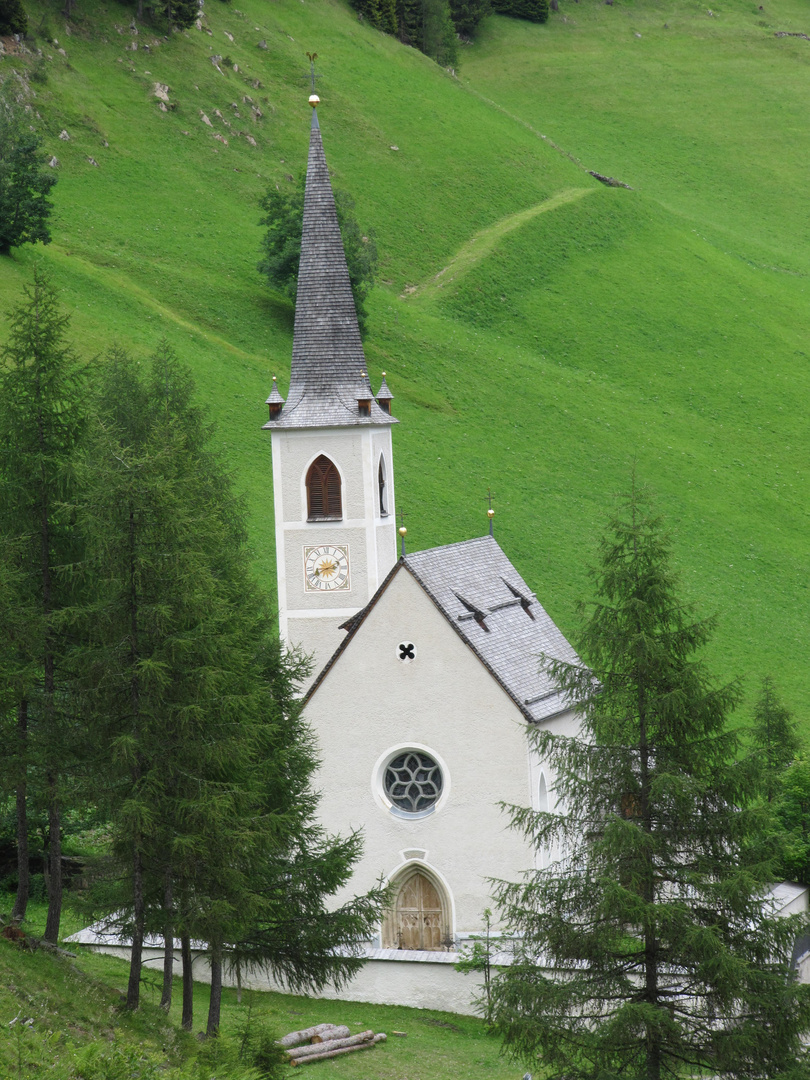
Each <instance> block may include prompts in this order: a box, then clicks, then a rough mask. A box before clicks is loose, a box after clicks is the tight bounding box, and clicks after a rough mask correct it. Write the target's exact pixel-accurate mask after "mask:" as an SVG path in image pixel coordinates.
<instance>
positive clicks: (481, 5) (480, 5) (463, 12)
mask: <svg viewBox="0 0 810 1080" xmlns="http://www.w3.org/2000/svg"><path fill="white" fill-rule="evenodd" d="M491 10H492V6H491V4H490V0H450V15H451V17H452V19H453V25H454V26H455V28H456V31H457V32H458V33H459V34H460V35H461V36H462V37H463V38H472V37H475V32H476V30H477V29H478V26H479V24H480V22H481V20H482V19H484V18H485V17H486V16H487V15H489V13H490V11H491Z"/></svg>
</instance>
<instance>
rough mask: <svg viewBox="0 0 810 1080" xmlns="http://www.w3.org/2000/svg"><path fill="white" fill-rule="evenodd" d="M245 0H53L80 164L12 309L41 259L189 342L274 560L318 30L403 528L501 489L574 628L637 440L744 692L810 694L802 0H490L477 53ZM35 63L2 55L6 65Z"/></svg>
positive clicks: (61, 74)
mask: <svg viewBox="0 0 810 1080" xmlns="http://www.w3.org/2000/svg"><path fill="white" fill-rule="evenodd" d="M237 2H238V3H239V8H238V9H237V8H235V7H231V6H226V5H225V4H222V3H219V2H217V0H208V3H207V4H206V7H205V12H206V24H205V25H206V27H207V29H206V28H204V29H203V30H202V31H199V30H196V29H192V30H190V31H188V32H186V33H182V34H174V35H171V36H169V38H168V39H164V38H161V37H160V36H159V35H158V34H156V33H153V32H151V31H150V30H149V28H148V27H143V26H141V27H139V28H138V29H139V32H138V34H137V35H135V34H133V33H132V31H131V30H130V18H131V9H129V8H124V7H121V6H118V5H117V4H115V3H110V4H107V5H105V4H103V3H100V2H99V0H81V4H80V8H79V10H78V11H77V21H76V23H75V24H73V25H72V26H71V27H70V33H69V34H68V33H67V32H66V27H65V24H64V20H62V19H58V18H57V17H56V16H55V15H54V14H53V11H52V9H51V8H48V9H47V11H46V9H45V8H44V7H42V8H37V7H36V4H32V10H34V11H35V14H34V15H33V17H32V20H31V21H32V24H33V26H34V27H35V28H36V26H37V25H39V26H40V34H41V36H40V40H39V41H38V42H37V45H38V46H40V47H42V49H43V52H44V54H45V57H46V59H45V60H44V63H43V65H42V66H43V68H44V70H45V71H46V72H47V75H48V78H47V82H46V83H45V84H44V85H43V84H41V83H32V84H31V90H32V91H36V97H35V98H34V99H33V102H34V104H35V107H36V109H37V110H38V112H39V114H40V116H41V118H42V126H43V129H44V130H45V132H46V133H47V147H48V150H49V151H50V152H52V153H54V154H56V156H57V157H58V158H59V159H60V167H59V173H60V182H59V184H58V185H57V187H56V188H55V189H54V194H55V202H56V207H57V210H56V220H55V222H54V226H55V227H54V242H53V243H52V244H51V245H50V246H49V247H47V248H41V247H40V248H37V249H32V248H22V249H19V250H17V251H16V252H15V253H14V255H13V257H12V258H11V259H0V306H2V309H7V307H8V305H9V304H10V303H12V302H13V301H15V300H16V298H17V297H18V296H19V293H20V289H21V287H22V285H23V283H24V282H25V281H26V280H28V278H29V277H30V271H31V265H32V262H33V261H34V259H37V258H40V259H42V260H43V261H44V262H45V263H46V264H47V265H48V266H49V268H50V269H51V271H52V273H53V275H54V277H55V279H56V281H57V284H58V286H59V288H60V289H61V291H62V297H63V301H64V303H65V306H66V307H67V309H68V310H70V311H71V313H72V316H73V333H74V337H75V340H76V343H77V347H78V348H79V350H80V351H82V352H83V353H85V354H86V355H91V354H94V353H96V352H98V351H100V350H102V349H104V348H105V347H106V346H107V345H108V344H110V343H112V342H117V343H119V344H121V345H123V346H125V347H126V348H129V349H131V350H132V351H133V352H134V353H136V354H137V355H147V354H148V353H149V351H150V350H151V349H152V348H153V347H154V345H155V343H156V341H157V340H158V338H159V337H160V336H161V335H165V336H166V337H168V338H169V340H170V341H171V342H172V344H173V345H174V346H175V347H176V349H177V350H178V352H179V353H180V354H181V356H183V357H184V358H185V359H186V360H187V361H188V362H189V363H191V364H192V366H193V368H194V370H195V373H196V377H197V380H198V384H199V387H200V390H201V394H202V396H203V398H204V399H205V401H206V402H207V403H208V404H209V405H210V407H211V410H212V412H213V414H214V415H215V417H216V419H217V420H218V422H219V426H220V434H221V438H222V441H223V444H224V445H225V447H226V449H227V452H228V454H229V456H230V460H231V461H232V463H233V467H234V470H235V473H236V476H237V478H238V482H239V484H240V486H241V487H242V488H243V490H244V491H245V493H246V496H247V498H248V500H249V505H250V508H251V513H252V523H253V541H254V547H255V551H256V568H257V573H258V574H259V575H260V576H261V577H262V578H263V579H264V580H265V581H266V582H267V584H268V585H271V586H272V583H273V578H274V571H273V537H272V500H271V489H270V462H269V440H268V439H267V437H266V433H262V432H261V430H260V428H261V424H262V423H263V421H264V419H265V415H266V413H265V406H264V404H263V402H264V399H265V397H266V396H267V393H268V390H269V386H270V376H271V375H272V374H277V375H278V376H279V381H280V384H281V387H282V391H283V390H284V389H285V388H286V380H287V375H288V372H289V356H290V350H291V340H292V309H291V306H290V305H289V304H287V303H285V302H283V301H281V300H279V299H278V298H274V297H273V295H272V294H271V293H270V292H269V291H268V290H267V289H266V287H265V286H264V285H263V283H262V281H261V280H260V278H259V275H258V274H257V272H256V270H255V264H256V262H257V259H258V241H259V236H260V229H259V228H258V225H257V222H258V218H259V211H258V209H257V202H258V199H259V197H260V196H261V194H262V192H263V191H264V190H266V188H267V186H268V184H279V185H280V186H281V185H285V184H288V183H289V182H290V181H289V179H288V178H289V177H294V176H295V175H297V174H298V172H299V171H300V170H301V169H303V168H304V166H305V161H306V146H307V138H308V121H309V116H308V112H309V110H308V108H307V105H306V97H307V93H308V90H307V79H306V76H307V72H308V62H307V60H306V57H305V55H304V54H305V52H306V51H307V50H309V51H313V50H314V51H317V52H318V54H319V59H318V61H317V68H318V70H319V72H320V79H319V82H318V92H319V94H320V96H321V98H322V101H323V105H322V108H321V110H320V115H321V127H322V131H323V136H324V144H325V148H326V153H327V158H328V160H329V163H330V167H331V169H332V170H333V174H334V182H335V183H336V185H338V186H341V187H345V188H347V189H349V190H350V191H351V192H352V194H353V195H354V196H355V198H356V201H357V209H358V217H359V220H360V222H361V224H363V225H364V226H373V227H374V229H375V230H376V232H377V237H378V247H379V249H380V252H381V278H382V280H381V283H380V285H379V287H378V288H377V289H375V290H374V292H373V294H372V296H371V298H370V303H369V309H370V316H371V317H370V323H369V330H370V333H369V338H368V341H367V349H366V351H367V356H368V360H369V370H370V372H371V373H372V381H373V382H374V383H375V384H376V382H377V381H378V380H379V373H380V371H381V370H383V369H385V370H386V371H387V372H388V381H389V383H390V384H391V386H392V389H393V392H394V394H395V395H396V398H395V401H394V412H395V414H396V415H397V416H398V417H399V418H400V419H401V420H402V424H401V425H400V426H399V427H398V428H397V430H396V433H395V453H396V478H397V498H398V502H399V507H400V508H401V509H404V510H405V512H406V515H407V524H408V529H409V543H410V545H411V547H412V548H413V549H416V548H423V547H428V546H431V545H434V544H438V543H446V542H450V541H453V540H458V539H463V538H466V537H468V536H472V535H476V534H480V533H481V532H483V531H484V529H485V528H486V517H485V513H484V512H485V507H486V503H485V501H484V498H485V495H486V491H487V488H488V487H491V488H492V490H493V492H494V493H495V507H496V511H497V516H496V519H495V520H496V535H497V536H498V538H499V540H500V542H501V543H502V545H503V546H504V548H505V550H506V551H507V553H508V554H509V555H510V557H511V558H512V559H513V561H514V562H515V564H516V566H517V567H518V569H519V570H520V571H521V573H522V574H523V575H524V577H525V578H526V579H527V580H528V581H529V582H530V583H531V584H532V585H533V587H534V588H535V589H536V590H537V592H538V595H539V597H540V598H541V600H542V601H543V603H544V604H545V605H546V607H547V608H548V609H549V611H550V613H551V614H552V616H553V617H554V618H555V619H556V620H557V621H558V623H559V624H560V626H561V627H562V628H563V630H564V631H566V632H567V633H568V634H569V635H570V636H572V638H573V640H574V642H576V634H575V629H576V602H577V600H578V599H580V598H582V597H587V595H588V587H589V586H588V580H587V572H586V571H587V566H588V564H589V562H591V561H592V559H593V553H594V549H595V543H596V540H597V538H598V535H599V532H600V530H601V528H602V525H603V523H604V520H605V517H606V514H607V512H608V510H609V508H610V506H611V504H612V498H613V495H614V493H615V492H617V491H619V490H621V489H623V488H624V487H625V486H626V484H627V480H628V476H629V473H630V469H631V466H632V462H633V460H635V462H636V468H637V471H638V474H639V475H640V476H641V477H642V478H643V479H645V480H647V481H648V482H649V483H650V484H651V485H652V486H653V488H654V489H655V490H656V491H657V492H658V494H659V496H660V505H661V509H662V511H663V512H664V513H665V514H666V516H667V518H668V520H669V522H670V524H671V526H672V528H673V531H674V534H675V548H676V553H677V560H678V564H679V566H680V567H681V569H682V571H683V576H684V582H685V588H686V592H687V594H688V595H689V596H690V597H691V598H692V599H694V600H695V601H696V602H697V603H698V605H699V608H700V610H701V611H702V612H703V613H711V612H717V613H718V614H719V616H720V624H719V630H718V634H717V637H716V641H715V645H714V647H713V652H714V657H713V661H714V663H715V664H716V667H717V670H718V671H719V672H720V673H721V674H722V675H724V676H731V675H736V674H741V675H744V676H745V678H746V682H747V686H748V689H749V691H753V690H754V689H755V686H756V682H757V680H758V678H759V677H760V676H761V675H762V674H765V673H766V672H770V673H772V674H773V675H774V677H775V678H776V679H777V682H778V684H779V687H780V690H781V691H782V692H783V694H784V696H785V698H786V700H787V701H788V703H789V704H790V705H791V706H792V707H793V708H794V709H796V710H797V711H798V712H799V713H800V715H804V716H810V687H808V680H807V678H806V674H805V652H806V627H807V625H808V622H810V592H809V591H808V581H807V566H808V562H809V561H810V560H809V559H808V556H810V542H809V541H808V532H809V531H810V530H809V529H808V526H809V525H810V500H808V467H809V466H810V462H808V433H807V420H806V405H805V402H806V400H807V396H808V390H809V389H810V386H808V383H809V382H810V363H809V362H808V354H810V349H809V348H808V345H807V338H806V327H807V311H808V290H807V282H808V273H809V272H810V249H809V248H808V243H807V241H808V233H810V225H808V220H807V215H806V212H805V208H804V188H805V186H806V177H805V175H804V173H803V165H804V161H803V156H804V154H805V153H806V148H805V140H804V136H803V133H804V129H805V126H806V125H805V118H806V116H807V115H810V80H808V78H807V73H808V65H809V64H810V42H808V41H807V40H805V39H803V38H801V37H784V36H783V37H777V36H775V35H776V34H777V33H794V34H795V33H810V13H808V11H807V7H806V4H804V3H803V2H802V0H775V2H774V3H769V4H767V5H766V9H767V10H766V11H760V10H758V5H757V4H755V3H752V2H748V0H728V3H727V4H726V5H725V6H724V7H723V9H722V10H714V9H713V13H712V14H710V13H709V12H708V9H707V8H705V7H702V6H699V5H698V4H696V3H690V2H684V0H643V2H641V0H638V2H635V0H632V2H631V0H626V2H621V3H620V2H618V0H617V2H616V3H614V4H613V5H612V6H607V5H605V4H604V3H599V2H597V0H582V2H580V3H573V2H571V0H562V2H561V5H560V6H561V9H562V10H561V12H560V14H559V15H553V16H552V18H551V20H550V21H549V22H548V23H547V24H546V25H544V26H535V25H529V24H526V23H522V22H517V21H513V20H508V19H504V18H500V17H491V18H490V19H488V20H487V21H486V23H485V24H484V26H483V28H482V33H481V36H480V39H479V41H478V42H476V44H474V45H472V46H465V47H464V48H463V49H462V50H461V64H460V68H459V71H458V77H453V76H451V75H450V74H449V73H446V72H443V71H442V70H440V69H439V68H438V67H437V66H436V65H435V64H433V63H432V62H431V61H429V60H427V59H426V58H425V57H424V56H422V55H421V54H419V53H417V52H415V51H413V50H411V49H408V48H405V47H403V46H401V45H400V44H398V43H397V42H396V41H394V40H393V39H392V38H390V37H386V36H383V35H381V34H378V33H377V32H376V31H374V30H372V29H370V28H369V27H368V26H366V25H364V24H360V23H358V21H357V19H356V16H355V15H354V14H353V13H352V12H351V10H350V9H349V8H348V7H347V6H345V5H344V4H342V3H339V2H337V0H274V2H273V3H272V4H270V3H267V2H259V0H237ZM208 30H210V33H209V32H208ZM45 37H47V38H49V39H53V38H56V39H58V42H59V44H58V46H54V45H48V44H46V43H45V42H44V40H43V39H44V38H45ZM260 42H265V43H266V45H267V48H266V49H264V48H259V47H258V45H259V43H260ZM133 45H137V46H138V48H137V49H136V50H134V51H133V48H132V46H133ZM144 46H148V50H147V49H146V48H144ZM58 49H63V50H64V53H65V54H66V55H62V53H60V52H59V51H57V50H58ZM216 56H221V57H223V60H222V61H221V62H220V63H219V66H218V67H216V66H214V64H212V57H216ZM49 58H50V59H49ZM226 60H229V61H230V66H229V65H228V64H226ZM33 63H35V57H18V56H11V57H9V56H6V57H4V58H2V60H0V75H2V76H4V77H6V76H9V77H11V78H16V77H17V75H15V74H12V72H15V73H18V74H20V75H23V74H24V73H25V72H26V71H27V70H30V68H31V66H32V65H33ZM234 64H235V65H236V66H237V68H238V70H236V69H235V68H234V67H233V65H234ZM155 82H161V83H165V84H168V86H169V88H170V91H169V101H170V104H171V106H174V107H171V108H170V109H169V111H167V112H163V111H161V110H160V107H159V103H158V99H157V98H156V97H155V96H154V93H153V90H154V84H155ZM246 98H248V99H252V101H251V100H245V99H246ZM255 110H258V112H257V111H255ZM259 112H260V113H261V115H259ZM201 114H205V116H206V117H207V118H208V119H209V120H210V122H211V126H209V125H207V124H206V123H205V122H204V121H203V119H202V115H201ZM62 130H66V131H67V132H68V133H69V135H70V140H69V141H62V140H60V139H59V137H58V136H59V133H60V132H61V131H62ZM248 135H249V136H250V138H251V139H252V140H254V141H255V143H256V145H255V146H253V145H252V144H251V142H250V141H249V140H248V138H247V137H246V136H248ZM216 136H219V137H220V138H216ZM223 140H227V144H226V142H225V141H223ZM88 158H92V159H93V160H94V161H95V162H96V163H97V164H96V165H93V164H91V162H90V161H89V160H88ZM588 170H595V171H597V172H599V173H602V174H607V175H610V176H613V177H616V178H618V179H619V180H621V181H622V182H624V183H626V184H628V185H630V188H631V189H632V190H627V189H624V188H609V187H605V186H604V185H602V184H600V183H599V182H597V181H596V180H595V179H594V178H593V177H591V176H590V175H589V172H588ZM2 333H3V330H2V326H1V325H0V339H2Z"/></svg>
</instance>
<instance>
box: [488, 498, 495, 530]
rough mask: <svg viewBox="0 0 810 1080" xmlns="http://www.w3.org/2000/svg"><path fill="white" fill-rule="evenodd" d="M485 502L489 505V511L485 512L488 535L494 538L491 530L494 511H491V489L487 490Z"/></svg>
mask: <svg viewBox="0 0 810 1080" xmlns="http://www.w3.org/2000/svg"><path fill="white" fill-rule="evenodd" d="M487 502H488V503H489V510H487V517H488V518H489V535H490V536H494V535H495V532H494V530H493V528H492V519H493V518H494V517H495V511H494V510H493V509H492V488H487Z"/></svg>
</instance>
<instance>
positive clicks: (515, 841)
mask: <svg viewBox="0 0 810 1080" xmlns="http://www.w3.org/2000/svg"><path fill="white" fill-rule="evenodd" d="M405 640H407V641H412V642H414V643H415V644H416V647H417V658H416V660H415V661H414V662H413V663H410V664H403V663H402V662H401V661H400V660H399V659H398V650H397V645H398V643H399V642H400V641H405ZM306 716H307V719H308V720H309V722H310V723H311V724H312V725H313V727H314V729H315V732H316V734H317V737H318V740H319V745H320V752H321V760H322V766H321V769H320V771H319V772H318V774H317V775H316V777H315V786H316V788H319V789H320V790H321V791H322V792H323V794H322V799H321V803H320V807H319V814H320V817H321V820H322V821H323V823H324V824H325V826H326V827H327V828H328V829H329V830H330V831H332V832H341V833H346V832H348V831H350V830H352V829H362V830H363V836H364V855H363V858H362V862H361V864H360V866H359V867H358V869H357V870H356V872H355V875H354V877H353V878H352V881H351V883H350V886H349V889H348V890H345V891H344V893H343V895H342V896H341V897H339V898H338V899H345V898H346V896H348V895H350V894H352V893H355V892H358V891H364V890H365V889H368V888H370V887H371V886H372V885H373V884H374V883H375V881H376V880H377V878H378V877H379V876H380V875H382V876H383V877H385V878H390V877H391V876H392V875H393V874H395V873H396V872H397V871H398V870H400V869H401V868H402V867H403V866H405V865H406V864H407V863H408V862H409V861H412V860H413V859H418V860H419V861H421V862H423V863H424V864H425V865H427V866H428V867H429V868H431V869H433V870H434V871H435V872H436V873H437V875H438V876H439V877H440V878H441V879H443V880H444V881H445V882H446V885H447V888H448V891H449V893H450V898H451V901H452V905H453V926H452V930H453V932H470V931H473V932H474V931H477V930H480V929H481V925H482V924H481V912H482V910H483V908H484V907H487V906H490V907H491V906H492V904H491V900H490V891H491V890H490V887H489V885H488V884H487V882H486V879H487V877H496V878H506V879H512V880H514V879H515V878H516V877H517V876H518V875H519V874H520V873H521V871H523V870H524V869H527V868H529V867H531V866H532V865H533V859H532V855H531V852H530V849H529V847H528V845H526V844H525V842H524V841H523V840H522V838H521V837H520V836H519V835H518V833H516V832H514V831H513V830H511V829H509V828H508V820H507V817H506V815H505V814H504V813H503V812H502V811H501V810H500V809H499V807H498V805H497V804H498V802H499V801H500V800H504V801H505V802H507V803H517V804H521V805H526V804H528V803H530V802H531V799H532V791H531V783H530V770H529V768H528V754H527V740H526V725H525V721H524V719H523V717H522V715H521V714H520V712H519V711H518V710H517V708H516V707H515V705H514V704H513V702H512V701H511V700H510V699H509V698H508V697H507V695H506V694H505V693H504V691H503V690H502V689H501V688H500V687H499V686H498V684H497V683H496V682H495V680H494V679H493V678H492V676H491V675H490V674H489V673H488V672H487V670H486V669H485V668H484V667H483V665H482V664H481V663H480V661H479V660H478V659H477V658H476V657H475V656H474V654H473V653H472V652H471V651H470V649H469V648H468V647H467V645H466V644H465V643H464V642H463V641H462V639H461V638H460V637H459V636H458V635H457V634H456V633H455V632H454V630H453V629H452V627H451V626H450V625H449V624H448V623H447V621H446V620H445V618H444V616H443V615H441V614H440V612H439V611H438V610H437V609H436V607H435V606H434V604H433V603H432V601H431V600H430V599H429V598H428V597H427V596H426V594H425V593H424V592H423V590H422V588H421V587H420V586H419V585H417V583H416V582H415V581H414V579H413V578H412V577H411V575H410V573H409V572H408V571H407V570H406V569H404V568H403V569H400V570H399V571H398V572H397V574H396V575H395V576H394V578H393V579H392V581H391V583H390V585H389V586H388V588H387V590H386V592H385V593H384V594H383V596H382V597H381V598H380V600H379V601H378V602H377V604H376V605H375V607H374V608H373V609H372V611H371V612H370V613H369V615H368V616H367V618H366V620H365V621H364V623H363V625H362V626H361V628H360V629H359V630H358V632H357V634H356V635H355V637H354V638H353V640H352V641H351V643H350V644H349V646H348V648H347V649H346V650H345V651H344V652H343V654H342V655H341V658H340V661H339V662H338V663H337V664H336V665H335V666H334V667H333V668H332V670H331V671H330V672H329V674H328V675H327V676H326V678H325V680H324V682H323V683H321V685H320V686H319V687H318V689H317V690H316V692H315V694H314V696H313V697H312V699H311V700H310V702H309V703H308V705H307V710H306ZM409 745H417V746H422V747H425V748H428V749H430V750H432V751H433V752H434V753H435V754H437V755H438V756H439V757H440V758H441V759H442V760H443V761H444V762H445V763H446V766H447V770H448V774H449V775H448V777H447V779H448V780H449V785H450V791H449V795H447V797H446V798H445V797H444V796H443V799H442V802H441V804H440V806H439V808H438V809H437V810H436V812H435V813H433V814H432V815H430V816H429V817H427V818H423V819H421V820H403V819H402V818H398V817H395V816H394V815H393V814H391V813H390V811H388V810H386V809H385V808H384V807H383V806H382V805H381V802H380V801H378V799H377V798H375V794H374V779H373V776H372V774H373V773H374V771H375V765H376V764H377V763H378V762H379V760H380V758H381V755H383V754H384V753H385V752H386V751H389V750H393V749H396V748H398V747H405V746H409Z"/></svg>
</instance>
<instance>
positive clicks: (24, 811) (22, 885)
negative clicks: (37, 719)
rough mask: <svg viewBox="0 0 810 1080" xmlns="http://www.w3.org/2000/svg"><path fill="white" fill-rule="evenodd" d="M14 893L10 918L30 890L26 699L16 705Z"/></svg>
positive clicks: (18, 913)
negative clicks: (15, 850) (15, 891)
mask: <svg viewBox="0 0 810 1080" xmlns="http://www.w3.org/2000/svg"><path fill="white" fill-rule="evenodd" d="M17 768H18V770H19V771H18V774H17V896H16V897H15V900H14V908H13V910H12V912H11V918H12V919H14V920H22V919H24V918H25V912H26V908H27V907H28V896H29V894H30V892H31V874H30V871H29V867H28V702H27V701H25V700H23V701H21V702H20V704H19V705H18V706H17Z"/></svg>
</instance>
